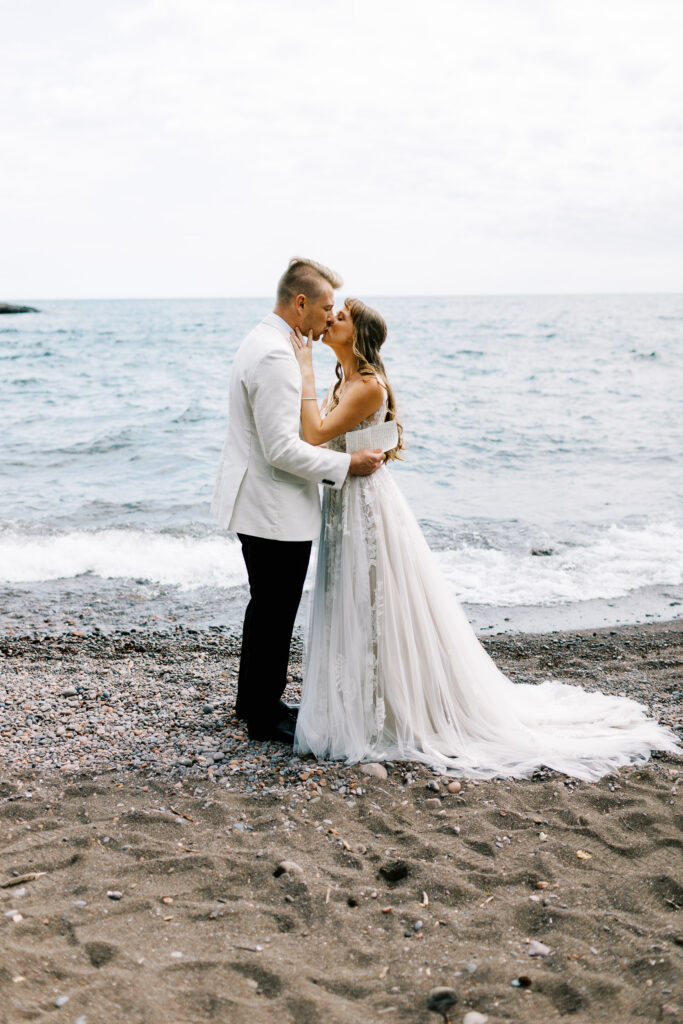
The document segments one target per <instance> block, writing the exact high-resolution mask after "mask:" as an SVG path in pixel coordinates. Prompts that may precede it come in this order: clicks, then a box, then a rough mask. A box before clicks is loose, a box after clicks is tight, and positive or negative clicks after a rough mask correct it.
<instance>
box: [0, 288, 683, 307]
mask: <svg viewBox="0 0 683 1024" xmlns="http://www.w3.org/2000/svg"><path fill="white" fill-rule="evenodd" d="M337 291H343V289H337ZM366 294H367V296H368V297H369V298H378V299H476V298H565V297H567V298H569V297H596V296H620V297H624V296H634V297H636V296H640V297H643V296H650V295H659V296H663V295H672V296H673V295H683V291H668V290H667V291H567V292H558V291H547V292H367V293H366ZM209 299H210V300H213V301H218V302H225V301H231V300H235V299H239V300H243V301H249V302H273V301H275V296H274V295H270V296H268V295H52V296H43V297H42V298H41V297H36V296H29V297H27V298H13V299H11V300H10V299H2V300H0V304H1V303H6V304H8V305H23V304H27V303H30V302H166V301H169V302H175V301H178V302H196V301H206V300H209Z"/></svg>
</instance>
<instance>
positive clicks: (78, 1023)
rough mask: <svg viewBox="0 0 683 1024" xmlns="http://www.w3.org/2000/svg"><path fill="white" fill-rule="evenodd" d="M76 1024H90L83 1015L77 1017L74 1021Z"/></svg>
mask: <svg viewBox="0 0 683 1024" xmlns="http://www.w3.org/2000/svg"><path fill="white" fill-rule="evenodd" d="M74 1024H88V1022H87V1020H86V1018H85V1016H84V1015H83V1014H81V1016H80V1017H76V1020H75V1021H74Z"/></svg>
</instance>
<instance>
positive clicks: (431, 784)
mask: <svg viewBox="0 0 683 1024" xmlns="http://www.w3.org/2000/svg"><path fill="white" fill-rule="evenodd" d="M425 788H426V789H431V790H432V791H433V792H434V793H438V792H439V783H438V782H437V781H436V779H432V780H431V782H428V783H427V786H426V787H425Z"/></svg>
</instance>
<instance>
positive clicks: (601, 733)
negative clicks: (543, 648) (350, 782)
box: [294, 399, 679, 779]
mask: <svg viewBox="0 0 683 1024" xmlns="http://www.w3.org/2000/svg"><path fill="white" fill-rule="evenodd" d="M385 418H386V399H385V401H384V403H383V405H382V406H381V408H380V409H379V410H378V411H377V412H376V413H375V414H374V415H373V416H371V417H369V419H368V420H365V421H364V422H363V423H360V424H359V425H358V427H357V428H355V429H357V430H362V429H365V428H368V427H373V426H377V425H380V424H384V421H385ZM346 436H347V435H342V436H341V437H338V438H335V439H334V440H333V441H331V442H329V446H330V447H333V448H337V449H338V450H344V448H345V446H346ZM294 747H295V750H298V751H299V752H301V753H304V752H312V753H313V754H315V755H316V756H317V757H319V758H322V759H327V758H334V759H343V760H344V761H346V762H347V763H349V764H353V763H356V762H359V761H368V760H372V761H377V760H402V761H421V762H423V763H425V764H428V765H430V766H431V767H433V768H435V769H437V770H441V771H443V772H444V773H448V774H454V775H467V776H471V777H479V778H490V777H494V776H514V777H520V778H522V777H528V776H529V775H531V774H532V773H533V772H534V771H535V770H537V769H538V768H541V767H548V768H553V769H556V770H557V771H560V772H564V773H566V774H567V775H572V776H577V777H578V778H582V779H597V778H599V777H600V776H602V775H604V774H606V773H607V772H610V771H612V770H613V769H615V768H617V767H618V766H619V765H623V764H629V763H639V762H642V761H645V760H647V758H648V757H649V756H650V753H651V752H652V751H653V750H665V751H670V752H679V747H678V745H677V742H676V738H675V736H674V734H673V733H672V732H671V730H669V729H667V728H665V727H663V726H660V725H659V724H658V723H657V722H656V721H654V720H653V719H651V718H650V717H648V713H647V710H646V708H645V707H643V706H642V705H640V704H638V703H636V702H635V701H633V700H630V699H627V698H625V697H614V696H608V695H606V694H602V693H598V692H588V691H586V690H584V689H583V688H582V687H580V686H578V685H570V684H565V683H560V682H557V681H554V680H548V681H547V682H544V683H541V684H540V685H529V684H523V683H516V684H515V683H513V682H512V681H511V680H510V679H508V678H507V677H506V676H505V675H504V674H503V673H502V672H501V671H500V670H499V669H498V668H497V667H496V665H495V664H494V663H493V661H492V660H491V658H490V657H489V655H488V654H487V653H486V651H485V650H484V648H483V647H482V646H481V644H480V643H479V641H478V639H477V637H476V635H475V633H474V630H473V629H472V627H471V626H470V624H469V622H468V620H467V618H466V616H465V614H464V612H463V610H462V608H461V606H460V604H459V602H458V601H457V600H456V598H455V597H454V596H453V594H452V593H451V592H450V590H449V587H448V585H447V583H446V581H445V580H444V578H443V576H442V575H441V572H440V570H439V568H438V566H437V564H436V560H435V558H434V556H433V554H432V552H431V551H430V550H429V547H428V545H427V543H426V541H425V538H424V536H423V535H422V531H421V530H420V527H419V526H418V523H417V521H416V519H415V517H414V516H413V514H412V512H411V511H410V509H409V507H408V505H407V502H406V501H405V499H404V497H403V495H402V494H401V492H400V490H399V488H398V487H397V485H396V484H395V482H394V480H393V478H392V475H391V471H390V469H389V468H387V467H386V466H383V467H382V468H380V469H379V470H378V471H377V472H376V473H374V474H373V475H372V476H368V477H348V478H347V480H346V482H345V483H344V485H343V487H342V488H340V489H339V490H334V489H332V488H325V489H324V496H323V524H322V529H321V534H320V544H319V551H318V565H317V571H316V582H315V591H314V595H313V600H312V607H311V621H310V629H309V636H308V642H307V647H306V655H305V662H304V685H303V694H302V702H301V708H300V711H299V716H298V721H297V730H296V736H295V742H294Z"/></svg>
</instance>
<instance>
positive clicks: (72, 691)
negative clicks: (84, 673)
mask: <svg viewBox="0 0 683 1024" xmlns="http://www.w3.org/2000/svg"><path fill="white" fill-rule="evenodd" d="M77 695H78V690H77V689H76V688H75V686H67V687H66V688H65V689H64V690H62V692H61V696H62V697H76V696H77Z"/></svg>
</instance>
